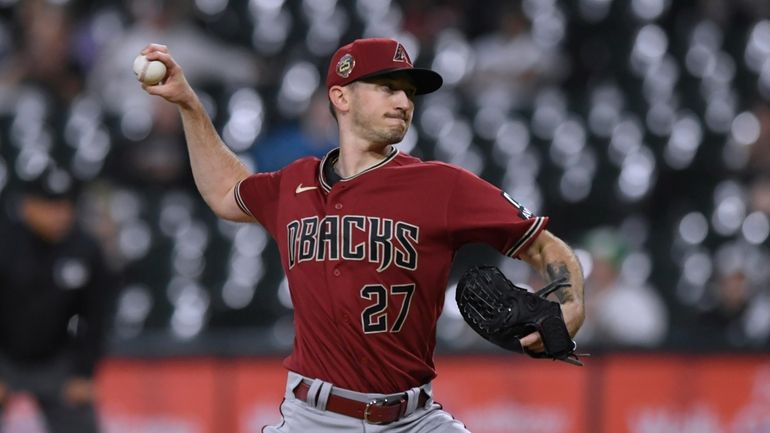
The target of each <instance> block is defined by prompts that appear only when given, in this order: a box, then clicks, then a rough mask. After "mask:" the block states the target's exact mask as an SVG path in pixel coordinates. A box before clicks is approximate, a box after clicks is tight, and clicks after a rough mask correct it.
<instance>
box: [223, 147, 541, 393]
mask: <svg viewBox="0 0 770 433" xmlns="http://www.w3.org/2000/svg"><path fill="white" fill-rule="evenodd" d="M338 154H339V151H338V150H334V151H332V152H330V153H329V154H328V155H327V156H326V157H325V158H324V160H323V161H319V159H318V158H303V159H300V160H297V161H295V162H294V163H292V164H290V165H288V166H286V167H285V168H283V169H282V170H280V171H277V172H271V173H257V174H254V175H252V176H250V177H248V178H247V179H244V180H243V181H242V182H241V183H240V184H239V185H238V187H237V188H236V189H235V196H236V197H235V198H236V201H237V202H238V204H239V206H240V207H241V209H242V210H243V211H244V212H246V213H247V214H249V215H252V216H254V217H255V218H256V220H257V221H259V222H260V223H261V224H262V225H263V226H264V227H265V228H266V229H267V230H268V231H269V232H270V234H271V235H272V236H273V238H274V239H275V241H276V242H277V243H278V247H279V250H280V253H281V261H282V263H283V268H284V271H285V273H286V276H287V278H288V281H289V287H290V291H291V299H292V302H293V304H294V309H295V312H294V323H295V331H296V332H295V339H294V350H293V352H292V354H291V355H290V356H289V357H288V358H286V360H285V361H284V365H285V367H286V368H288V369H289V370H292V371H295V372H297V373H299V374H302V375H304V376H308V377H314V378H319V379H322V380H325V381H328V382H331V383H333V384H334V385H336V386H339V387H343V388H347V389H352V390H355V391H359V392H367V393H395V392H400V391H404V390H407V389H410V388H412V387H415V386H420V385H422V384H424V383H427V382H429V381H430V380H432V379H433V378H434V377H435V375H436V373H435V369H434V364H433V351H434V347H435V343H436V322H437V321H438V318H439V315H440V314H441V310H442V308H443V304H444V296H445V292H446V288H447V282H448V279H449V273H450V269H451V265H452V260H453V258H454V256H455V252H456V251H457V249H459V248H460V247H461V246H463V245H465V244H468V243H486V244H488V245H491V246H492V247H494V248H496V249H497V250H498V251H500V252H501V253H503V254H506V255H508V256H511V257H516V256H517V255H518V254H519V253H520V252H522V251H524V250H525V249H526V248H527V247H528V245H529V244H530V243H531V242H532V240H534V239H535V238H536V237H537V235H538V234H539V233H540V232H541V231H542V230H543V228H544V227H545V225H546V224H547V222H548V218H546V217H536V216H533V215H532V214H531V213H530V212H529V211H527V210H526V208H524V207H523V206H520V205H519V204H518V203H516V201H515V200H513V199H512V198H511V197H510V196H508V195H507V194H506V193H504V192H502V191H501V190H500V189H499V188H497V187H495V186H493V185H491V184H489V183H488V182H486V181H484V180H482V179H480V178H479V177H477V176H476V175H474V174H472V173H470V172H468V171H466V170H464V169H462V168H459V167H455V166H452V165H449V164H445V163H441V162H424V161H421V160H420V159H417V158H415V157H412V156H410V155H406V154H404V153H400V152H399V151H398V150H397V149H395V148H393V150H392V151H391V153H390V154H389V155H388V157H387V158H386V159H384V160H383V161H382V162H380V163H378V164H377V165H375V166H373V167H371V168H369V169H367V170H365V171H363V172H361V173H359V174H357V175H355V176H353V177H350V178H345V179H342V180H340V181H338V182H336V183H335V184H334V185H331V182H330V180H329V179H327V177H326V175H325V174H324V172H325V170H323V167H325V166H326V164H331V163H333V161H334V160H335V159H336V158H337V156H338Z"/></svg>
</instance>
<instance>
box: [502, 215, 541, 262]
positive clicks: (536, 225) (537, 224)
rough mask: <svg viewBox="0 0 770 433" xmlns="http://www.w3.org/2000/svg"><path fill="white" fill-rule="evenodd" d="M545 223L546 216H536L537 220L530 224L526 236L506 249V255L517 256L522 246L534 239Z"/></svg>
mask: <svg viewBox="0 0 770 433" xmlns="http://www.w3.org/2000/svg"><path fill="white" fill-rule="evenodd" d="M544 224H545V218H543V217H537V218H535V221H534V222H533V223H532V225H531V226H529V229H528V230H527V232H526V233H524V236H522V237H521V239H519V240H518V242H516V243H515V244H513V246H512V247H511V248H510V249H509V250H508V251H506V253H505V255H506V256H508V257H513V258H515V257H516V256H517V255H518V254H519V253H520V252H521V251H520V250H521V248H522V247H523V246H524V245H527V244H528V243H529V241H530V240H532V239H533V238H534V237H535V236H537V234H538V233H540V230H541V229H542V228H543V226H544Z"/></svg>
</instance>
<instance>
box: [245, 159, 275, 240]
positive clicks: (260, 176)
mask: <svg viewBox="0 0 770 433" xmlns="http://www.w3.org/2000/svg"><path fill="white" fill-rule="evenodd" d="M281 173H282V172H281V171H274V172H269V173H255V174H252V175H251V176H249V177H247V178H246V179H243V180H242V181H240V182H239V183H238V185H237V186H236V187H235V192H234V193H235V201H236V203H238V207H240V208H241V211H243V213H245V214H246V215H249V216H252V217H254V219H256V220H257V221H258V222H259V223H260V224H262V225H263V226H264V227H265V228H266V229H267V230H268V231H269V232H270V233H275V231H274V230H275V221H276V215H277V212H278V199H279V196H280V194H279V191H280V187H281Z"/></svg>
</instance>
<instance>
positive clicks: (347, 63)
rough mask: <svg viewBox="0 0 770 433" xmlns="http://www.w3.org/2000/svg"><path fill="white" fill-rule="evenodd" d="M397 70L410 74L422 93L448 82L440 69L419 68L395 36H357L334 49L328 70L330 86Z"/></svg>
mask: <svg viewBox="0 0 770 433" xmlns="http://www.w3.org/2000/svg"><path fill="white" fill-rule="evenodd" d="M396 71H404V72H406V73H407V74H409V76H410V77H411V78H412V80H413V81H414V84H415V86H416V87H417V92H416V93H417V94H418V95H424V94H426V93H430V92H433V91H435V90H438V88H439V87H441V85H442V84H443V83H444V80H443V79H442V78H441V75H439V74H438V73H437V72H435V71H432V70H430V69H421V68H415V67H414V66H413V65H412V59H411V58H409V54H408V53H407V52H406V48H404V46H403V45H401V43H400V42H398V41H396V40H395V39H389V38H366V39H356V40H355V41H353V42H351V43H349V44H347V45H345V46H343V47H341V48H340V49H338V50H337V51H336V52H335V53H334V55H333V56H332V59H331V63H329V71H328V72H327V74H326V88H327V89H329V88H331V87H332V86H346V85H348V84H350V83H352V82H354V81H358V80H362V79H366V78H373V77H377V76H380V75H385V74H389V73H392V72H396Z"/></svg>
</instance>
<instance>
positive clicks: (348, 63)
mask: <svg viewBox="0 0 770 433" xmlns="http://www.w3.org/2000/svg"><path fill="white" fill-rule="evenodd" d="M355 67H356V59H355V58H353V55H352V54H350V53H348V54H345V55H344V56H342V57H341V58H340V60H339V61H338V62H337V68H336V71H337V75H339V76H340V77H342V78H348V77H349V76H350V74H351V73H352V72H353V68H355Z"/></svg>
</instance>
